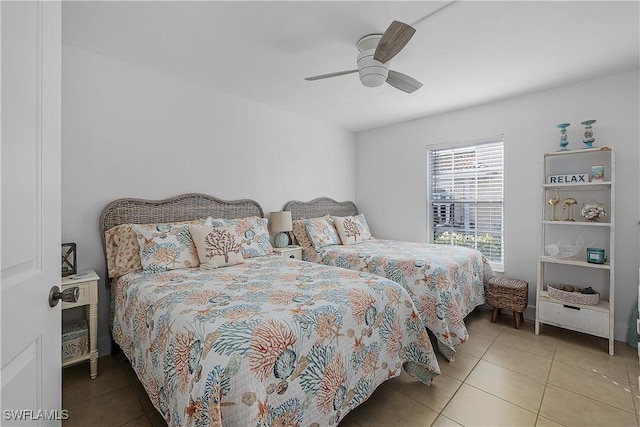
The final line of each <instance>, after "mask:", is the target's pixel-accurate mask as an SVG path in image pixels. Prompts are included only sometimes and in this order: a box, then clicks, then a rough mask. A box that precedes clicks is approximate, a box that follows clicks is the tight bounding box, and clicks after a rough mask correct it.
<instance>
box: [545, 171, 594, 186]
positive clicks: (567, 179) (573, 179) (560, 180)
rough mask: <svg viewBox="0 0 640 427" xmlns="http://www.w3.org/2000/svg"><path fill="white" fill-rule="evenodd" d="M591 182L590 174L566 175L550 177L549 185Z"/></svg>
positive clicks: (548, 179) (548, 177)
mask: <svg viewBox="0 0 640 427" xmlns="http://www.w3.org/2000/svg"><path fill="white" fill-rule="evenodd" d="M588 182H589V173H572V174H566V175H549V176H547V184H586V183H588Z"/></svg>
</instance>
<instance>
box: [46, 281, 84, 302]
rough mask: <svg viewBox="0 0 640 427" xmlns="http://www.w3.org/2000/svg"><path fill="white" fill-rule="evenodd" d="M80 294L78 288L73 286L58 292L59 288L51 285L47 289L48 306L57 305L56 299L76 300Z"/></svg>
mask: <svg viewBox="0 0 640 427" xmlns="http://www.w3.org/2000/svg"><path fill="white" fill-rule="evenodd" d="M79 296H80V288H79V287H77V286H74V287H73V288H68V289H65V290H64V291H62V292H60V288H59V287H57V286H52V287H51V290H50V291H49V306H50V307H55V306H56V305H58V301H60V300H62V301H64V302H78V297H79Z"/></svg>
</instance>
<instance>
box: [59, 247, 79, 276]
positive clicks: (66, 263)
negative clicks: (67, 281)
mask: <svg viewBox="0 0 640 427" xmlns="http://www.w3.org/2000/svg"><path fill="white" fill-rule="evenodd" d="M77 272H78V260H77V258H76V244H75V243H63V244H62V277H67V276H70V275H72V274H76V273H77Z"/></svg>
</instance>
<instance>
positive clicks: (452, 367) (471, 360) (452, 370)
mask: <svg viewBox="0 0 640 427" xmlns="http://www.w3.org/2000/svg"><path fill="white" fill-rule="evenodd" d="M436 357H437V358H438V363H439V364H440V372H441V373H443V374H445V375H449V376H450V377H453V378H455V379H457V380H460V381H464V379H465V378H467V375H469V372H471V370H472V369H473V367H474V366H476V363H478V360H480V359H479V358H477V357H474V356H470V355H468V354H466V353H462V352H460V353H458V354H456V360H454V361H453V362H449V361H448V360H447V359H445V358H444V356H442V355H441V354H440V353H437V354H436Z"/></svg>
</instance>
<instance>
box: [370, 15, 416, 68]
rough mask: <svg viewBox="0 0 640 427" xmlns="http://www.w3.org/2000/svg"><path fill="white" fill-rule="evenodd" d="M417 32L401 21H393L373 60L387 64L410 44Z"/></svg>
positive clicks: (379, 43) (377, 47) (383, 36)
mask: <svg viewBox="0 0 640 427" xmlns="http://www.w3.org/2000/svg"><path fill="white" fill-rule="evenodd" d="M415 32H416V30H415V29H414V28H413V27H412V26H411V25H407V24H404V23H402V22H400V21H393V22H392V23H391V25H389V28H387V31H385V32H384V34H383V35H382V38H381V39H380V41H379V42H378V46H376V51H375V53H374V54H373V59H375V60H376V61H380V62H382V63H383V64H386V63H387V62H389V61H390V60H391V58H393V57H394V56H396V55H397V54H398V52H400V51H401V50H402V48H403V47H405V46H406V44H407V43H409V40H411V37H413V34H414V33H415Z"/></svg>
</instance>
